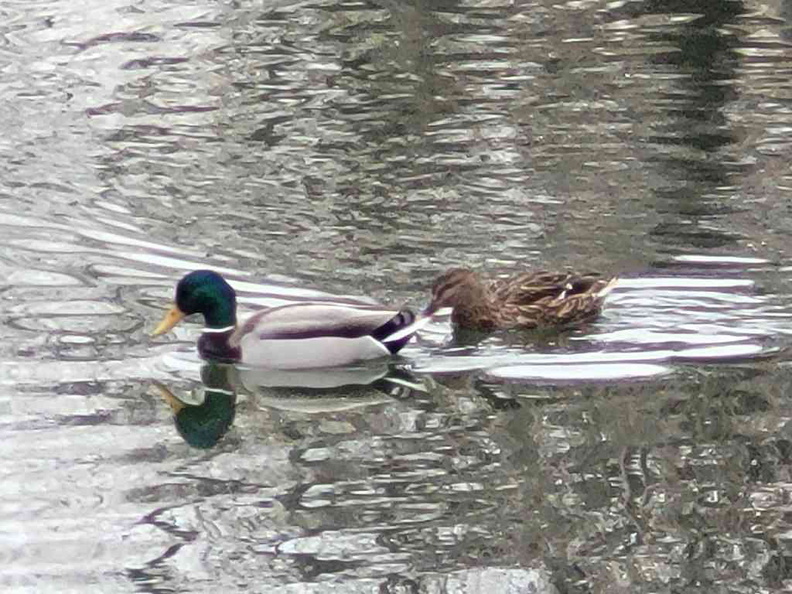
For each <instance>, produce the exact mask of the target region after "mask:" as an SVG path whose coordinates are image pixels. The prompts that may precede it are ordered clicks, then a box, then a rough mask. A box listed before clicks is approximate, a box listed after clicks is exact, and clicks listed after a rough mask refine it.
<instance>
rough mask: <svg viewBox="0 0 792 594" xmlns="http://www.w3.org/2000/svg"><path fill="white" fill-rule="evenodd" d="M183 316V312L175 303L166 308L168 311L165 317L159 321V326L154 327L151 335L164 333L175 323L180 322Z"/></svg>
mask: <svg viewBox="0 0 792 594" xmlns="http://www.w3.org/2000/svg"><path fill="white" fill-rule="evenodd" d="M184 317H185V313H184V312H183V311H182V310H180V309H179V308H178V307H177V306H176V305H174V306H173V307H171V308H170V309H169V310H168V313H166V314H165V317H164V318H162V321H161V322H160V323H159V326H157V327H156V328H154V332H152V333H151V335H152V336H159V335H160V334H165V333H166V332H167V331H168V330H170V329H171V328H173V327H174V326H175V325H176V324H178V323H179V322H181V321H182V320H183V319H184Z"/></svg>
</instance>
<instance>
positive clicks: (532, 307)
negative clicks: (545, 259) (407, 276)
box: [424, 268, 616, 331]
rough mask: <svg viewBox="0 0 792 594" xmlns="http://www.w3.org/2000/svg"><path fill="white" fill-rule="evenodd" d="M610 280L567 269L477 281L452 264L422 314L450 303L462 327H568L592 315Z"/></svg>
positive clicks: (454, 320) (454, 318)
mask: <svg viewBox="0 0 792 594" xmlns="http://www.w3.org/2000/svg"><path fill="white" fill-rule="evenodd" d="M615 281H616V279H615V278H602V277H601V276H600V275H599V274H596V273H589V274H574V273H571V272H558V273H556V272H526V273H523V274H518V275H516V276H512V277H509V278H502V279H495V280H490V281H482V280H481V279H480V278H479V276H478V274H476V273H475V272H473V271H472V270H468V269H466V268H452V269H450V270H448V271H447V272H445V273H444V274H443V275H441V276H440V277H439V278H438V279H437V280H436V281H435V283H434V285H433V286H432V300H431V302H430V303H429V305H428V306H427V308H426V310H425V311H424V315H427V316H430V315H432V314H434V313H436V312H437V311H438V310H440V309H442V308H446V307H451V308H453V312H452V313H451V322H452V323H453V324H454V326H456V327H457V328H459V329H462V330H481V331H491V330H496V329H499V330H506V329H512V328H523V329H533V328H547V327H556V326H569V325H573V324H577V323H580V322H584V321H586V320H589V319H591V318H593V317H595V316H596V315H597V314H598V313H599V311H600V309H601V307H602V301H603V299H604V298H605V295H607V294H608V293H609V292H610V290H611V289H612V288H613V285H614V283H615Z"/></svg>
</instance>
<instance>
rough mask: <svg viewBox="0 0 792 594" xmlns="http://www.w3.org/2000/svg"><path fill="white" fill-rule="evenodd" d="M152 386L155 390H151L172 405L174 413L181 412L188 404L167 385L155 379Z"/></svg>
mask: <svg viewBox="0 0 792 594" xmlns="http://www.w3.org/2000/svg"><path fill="white" fill-rule="evenodd" d="M152 387H153V388H154V390H151V392H156V393H157V395H158V396H160V397H161V398H162V399H163V400H164V401H165V402H167V403H168V405H169V406H170V407H171V410H173V413H174V414H179V412H180V411H181V409H183V408H184V407H185V406H187V405H186V404H184V402H182V401H181V400H179V399H178V398H177V397H176V395H175V394H174V393H173V392H171V391H170V390H169V389H168V388H167V387H165V386H164V385H163V384H161V383H159V382H157V381H155V382H154V383H153V385H152Z"/></svg>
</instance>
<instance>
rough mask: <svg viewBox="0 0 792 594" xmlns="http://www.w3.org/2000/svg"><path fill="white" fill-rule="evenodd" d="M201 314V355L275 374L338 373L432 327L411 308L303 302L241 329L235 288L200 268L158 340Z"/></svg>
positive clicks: (184, 284)
mask: <svg viewBox="0 0 792 594" xmlns="http://www.w3.org/2000/svg"><path fill="white" fill-rule="evenodd" d="M194 313H199V314H203V317H204V324H205V328H204V330H203V334H202V335H201V338H200V339H198V353H199V354H200V355H201V357H203V358H204V359H210V360H214V361H228V362H234V363H236V362H239V363H245V364H248V365H253V366H260V367H270V368H276V369H306V368H315V367H332V366H338V365H347V364H350V363H355V362H357V361H364V360H367V359H376V358H378V357H384V356H387V355H393V354H395V353H397V352H399V350H400V349H401V348H402V347H403V346H404V345H405V344H407V343H408V342H409V341H410V338H412V336H413V334H415V332H416V331H417V330H418V329H419V328H420V327H421V326H422V325H423V324H424V323H425V322H426V321H427V320H426V319H418V318H416V316H415V314H413V313H412V312H411V311H410V310H409V309H402V310H400V311H387V310H383V309H377V308H373V307H359V308H358V307H349V306H344V305H335V304H330V303H296V304H291V305H282V306H279V307H273V308H271V309H267V310H264V311H261V312H258V313H255V314H254V315H253V316H251V317H250V318H249V319H248V320H246V321H245V322H244V323H243V324H241V325H237V318H236V293H235V292H234V289H233V288H232V287H231V285H229V284H228V283H227V282H226V281H225V279H224V278H223V277H222V276H220V275H219V274H217V273H216V272H212V271H211V270H196V271H194V272H191V273H189V274H187V275H186V276H185V277H184V278H182V279H181V280H180V281H179V284H178V285H176V303H175V304H174V305H173V307H172V308H171V309H170V311H169V312H168V313H167V314H166V315H165V317H164V318H163V320H162V322H160V324H159V326H157V327H156V328H155V329H154V332H152V336H158V335H160V334H163V333H165V332H167V331H168V330H170V329H171V328H173V327H174V326H175V325H176V324H178V323H179V321H181V320H182V319H183V318H184V317H185V316H188V315H190V314H194Z"/></svg>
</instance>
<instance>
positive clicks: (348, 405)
mask: <svg viewBox="0 0 792 594" xmlns="http://www.w3.org/2000/svg"><path fill="white" fill-rule="evenodd" d="M154 386H155V388H156V390H157V392H158V393H159V395H160V396H161V397H162V398H163V400H165V402H166V403H167V404H168V405H169V406H170V407H171V409H172V410H173V413H174V424H175V425H176V430H177V431H178V432H179V435H181V437H182V438H183V439H184V441H186V442H187V443H188V444H189V445H191V446H193V447H196V448H202V449H209V448H212V447H214V446H215V445H216V444H217V443H218V442H219V441H220V440H221V439H222V438H223V436H224V435H225V434H226V433H227V432H228V430H229V429H230V428H231V425H232V424H233V422H234V417H235V415H236V405H237V401H238V399H239V398H240V397H242V398H253V399H255V401H256V403H257V404H258V405H263V406H266V407H269V408H276V409H281V410H293V411H300V412H304V413H332V412H339V411H343V410H349V409H353V408H358V407H361V406H371V405H374V404H381V403H384V402H389V401H391V400H392V399H404V398H409V397H411V396H412V395H413V394H414V393H415V392H425V391H426V389H425V386H424V384H423V382H422V381H421V380H419V379H417V378H416V377H415V376H413V375H412V374H411V373H409V372H408V371H406V370H404V369H400V368H397V367H395V366H393V365H389V364H387V363H385V362H381V363H378V364H373V365H372V364H369V365H361V366H356V367H347V368H330V369H317V370H308V371H306V370H299V371H283V370H274V369H261V368H241V367H237V366H235V365H229V364H223V363H213V362H209V363H206V364H204V365H203V366H202V367H201V384H200V385H199V386H197V387H196V388H195V389H194V390H192V391H191V392H190V393H189V394H185V395H184V396H181V397H180V396H177V395H176V394H175V393H174V392H173V391H172V390H171V389H169V388H168V387H167V386H165V385H163V384H161V383H159V382H155V384H154Z"/></svg>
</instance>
